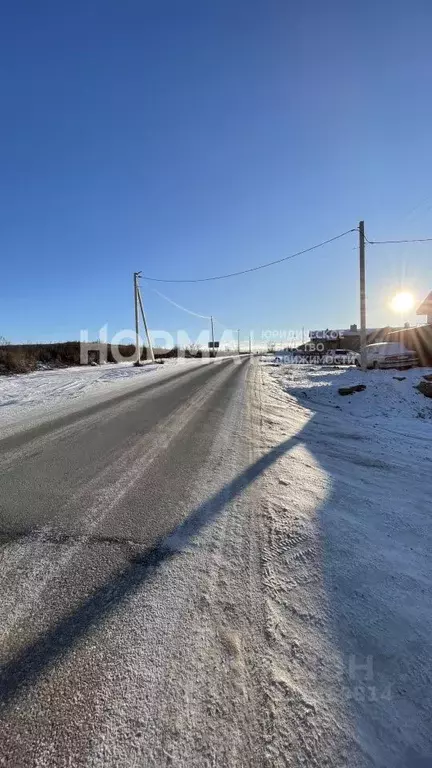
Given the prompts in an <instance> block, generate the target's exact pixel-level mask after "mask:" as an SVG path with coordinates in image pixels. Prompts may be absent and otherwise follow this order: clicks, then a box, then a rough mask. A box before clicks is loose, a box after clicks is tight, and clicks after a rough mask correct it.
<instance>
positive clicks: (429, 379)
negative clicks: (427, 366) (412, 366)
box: [423, 373, 432, 381]
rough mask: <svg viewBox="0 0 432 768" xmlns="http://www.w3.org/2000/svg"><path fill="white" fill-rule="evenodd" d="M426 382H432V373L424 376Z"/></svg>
mask: <svg viewBox="0 0 432 768" xmlns="http://www.w3.org/2000/svg"><path fill="white" fill-rule="evenodd" d="M423 378H424V379H426V381H432V373H425V374H424V376H423Z"/></svg>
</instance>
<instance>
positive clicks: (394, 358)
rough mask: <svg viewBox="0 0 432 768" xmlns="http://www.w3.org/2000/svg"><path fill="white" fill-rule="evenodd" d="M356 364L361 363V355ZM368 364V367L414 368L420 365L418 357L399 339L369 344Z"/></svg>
mask: <svg viewBox="0 0 432 768" xmlns="http://www.w3.org/2000/svg"><path fill="white" fill-rule="evenodd" d="M356 365H360V355H356ZM366 365H367V367H368V368H399V369H402V368H412V366H413V365H418V357H417V354H416V353H415V352H414V351H413V350H412V349H407V348H406V347H405V346H404V345H403V344H402V343H401V342H399V341H384V342H378V343H377V344H368V345H367V347H366Z"/></svg>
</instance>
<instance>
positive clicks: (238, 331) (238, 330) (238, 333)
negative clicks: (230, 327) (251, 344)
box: [237, 328, 240, 354]
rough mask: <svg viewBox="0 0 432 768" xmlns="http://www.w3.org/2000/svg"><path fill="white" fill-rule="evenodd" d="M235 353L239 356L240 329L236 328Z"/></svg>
mask: <svg viewBox="0 0 432 768" xmlns="http://www.w3.org/2000/svg"><path fill="white" fill-rule="evenodd" d="M237 352H238V353H239V354H240V328H237Z"/></svg>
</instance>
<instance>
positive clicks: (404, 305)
mask: <svg viewBox="0 0 432 768" xmlns="http://www.w3.org/2000/svg"><path fill="white" fill-rule="evenodd" d="M413 305H414V296H413V295H412V293H409V292H408V291H401V292H400V293H396V295H395V296H393V298H392V300H391V307H392V309H393V310H394V311H395V312H408V311H409V310H410V309H412V307H413Z"/></svg>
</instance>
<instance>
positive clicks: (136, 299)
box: [134, 272, 141, 365]
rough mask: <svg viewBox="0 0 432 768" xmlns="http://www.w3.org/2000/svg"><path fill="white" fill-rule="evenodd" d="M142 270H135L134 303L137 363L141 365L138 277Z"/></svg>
mask: <svg viewBox="0 0 432 768" xmlns="http://www.w3.org/2000/svg"><path fill="white" fill-rule="evenodd" d="M140 274H141V272H134V304H135V354H136V360H135V365H141V362H140V360H141V348H140V335H139V316H138V278H139V276H140Z"/></svg>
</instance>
